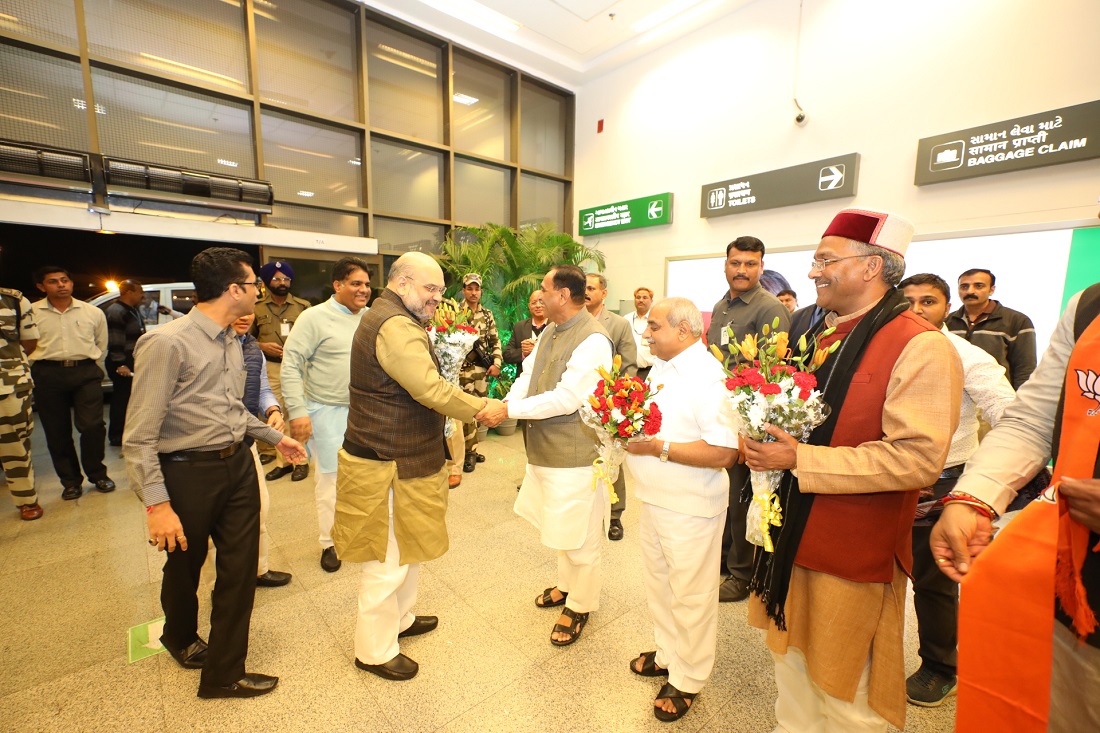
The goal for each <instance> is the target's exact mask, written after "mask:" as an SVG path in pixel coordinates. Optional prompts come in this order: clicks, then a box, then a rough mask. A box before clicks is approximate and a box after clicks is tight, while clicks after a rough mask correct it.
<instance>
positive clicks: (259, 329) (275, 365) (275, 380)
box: [250, 293, 310, 468]
mask: <svg viewBox="0 0 1100 733" xmlns="http://www.w3.org/2000/svg"><path fill="white" fill-rule="evenodd" d="M309 306H310V303H309V301H308V300H304V299H303V298H299V297H296V296H295V295H293V294H291V295H287V296H286V302H285V303H283V304H282V305H279V304H278V303H275V302H274V301H272V300H271V293H265V294H264V297H263V298H262V299H260V301H259V302H257V303H256V321H255V322H254V323H253V324H252V329H251V331H250V333H251V334H252V335H253V336H255V337H256V340H257V341H259V342H260V343H261V344H271V343H275V344H279V345H280V346H282V345H284V344H285V343H286V339H287V336H289V335H290V329H291V328H293V327H294V322H295V321H296V320H298V316H300V315H302V313H303V312H304V311H305V309H306V308H309ZM284 324H285V326H286V327H285V329H284ZM266 359H267V381H268V383H270V385H271V391H272V392H274V393H275V399H277V400H278V401H279V406H280V407H281V408H282V410H283V414H284V415H285V414H286V405H285V404H283V388H282V382H281V381H280V379H279V375H280V370H281V369H282V366H283V365H282V359H281V358H279V357H270V356H267V357H266ZM256 447H257V448H258V449H259V451H260V453H267V454H271V455H274V456H275V465H276V466H278V467H280V468H281V467H282V466H285V465H286V459H285V458H283V454H282V453H280V452H279V451H277V450H275V447H274V446H272V445H268V444H267V443H264V442H263V441H259V442H257V444H256Z"/></svg>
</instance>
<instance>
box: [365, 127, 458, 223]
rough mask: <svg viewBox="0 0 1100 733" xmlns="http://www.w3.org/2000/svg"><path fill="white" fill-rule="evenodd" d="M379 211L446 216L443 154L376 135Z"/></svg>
mask: <svg viewBox="0 0 1100 733" xmlns="http://www.w3.org/2000/svg"><path fill="white" fill-rule="evenodd" d="M371 180H372V181H373V182H374V199H375V200H374V203H373V204H372V208H373V209H374V210H375V212H385V213H390V214H407V215H409V216H423V217H426V218H430V219H442V218H443V154H442V153H439V152H437V151H434V150H425V149H422V148H414V147H410V146H408V145H401V144H398V143H392V142H389V141H387V140H382V139H379V138H374V139H373V140H371Z"/></svg>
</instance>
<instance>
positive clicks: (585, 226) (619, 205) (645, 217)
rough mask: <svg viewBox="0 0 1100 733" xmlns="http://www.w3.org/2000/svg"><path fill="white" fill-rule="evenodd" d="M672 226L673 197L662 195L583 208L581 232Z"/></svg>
mask: <svg viewBox="0 0 1100 733" xmlns="http://www.w3.org/2000/svg"><path fill="white" fill-rule="evenodd" d="M671 223H672V194H671V193H658V194H654V195H653V196H643V197H642V198H640V199H630V200H629V201H619V202H616V203H614V204H604V205H603V206H596V207H594V208H591V209H581V217H580V224H581V226H580V233H581V234H600V233H602V232H618V231H621V230H623V229H638V228H640V227H653V226H657V225H658V224H671Z"/></svg>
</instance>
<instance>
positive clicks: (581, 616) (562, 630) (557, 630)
mask: <svg viewBox="0 0 1100 733" xmlns="http://www.w3.org/2000/svg"><path fill="white" fill-rule="evenodd" d="M561 615H562V616H566V617H568V618H569V619H570V620H571V621H572V622H573V623H571V624H569V625H568V626H562V625H561V624H554V628H553V629H552V630H551V631H550V643H551V644H553V645H554V646H569V645H570V644H572V643H573V642H574V641H576V640H577V639H579V638H580V635H581V632H582V631H583V630H584V625H585V624H587V623H588V614H587V613H577V612H576V611H574V610H573V609H572V608H563V609H562V610H561ZM554 634H569V638H568V639H566V640H565V641H558V640H557V639H555V638H554Z"/></svg>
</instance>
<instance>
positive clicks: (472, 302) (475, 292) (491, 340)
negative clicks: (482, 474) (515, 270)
mask: <svg viewBox="0 0 1100 733" xmlns="http://www.w3.org/2000/svg"><path fill="white" fill-rule="evenodd" d="M462 295H463V296H464V297H465V298H466V301H465V302H464V303H463V304H462V310H463V312H465V313H466V318H467V320H468V322H469V324H470V325H471V326H473V327H474V328H476V329H477V331H478V334H480V337H479V338H478V344H480V345H481V348H482V349H483V350H484V353H485V354H488V355H489V356H491V357H492V359H493V365H492V366H490V367H488V368H486V367H485V366H482V365H481V364H478V363H477V356H476V352H475V350H471V351H470V354H469V355H468V356H467V357H466V363H465V364H463V365H462V371H461V372H459V375H458V381H459V384H460V385H461V386H462V389H463V391H465V392H466V393H467V394H471V395H474V396H475V397H487V396H488V395H489V377H497V376H500V367H501V364H502V363H503V362H504V356H503V354H502V353H501V348H500V336H499V335H497V322H496V319H495V318H493V314H492V312H491V311H490V310H489V309H488V308H482V307H481V275H479V274H477V273H476V272H471V273H468V274H467V275H465V276H464V277H463V278H462ZM475 349H476V347H475ZM463 427H464V432H465V434H466V460H465V461H463V463H462V470H463V471H465V472H466V473H470V472H471V471H473V470H474V467H475V466H476V465H477V464H478V463H483V462H484V461H485V456H483V455H481V454H480V453H478V452H477V422H476V421H474V422H468V423H466V424H465V425H464V426H463Z"/></svg>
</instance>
